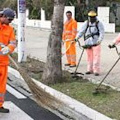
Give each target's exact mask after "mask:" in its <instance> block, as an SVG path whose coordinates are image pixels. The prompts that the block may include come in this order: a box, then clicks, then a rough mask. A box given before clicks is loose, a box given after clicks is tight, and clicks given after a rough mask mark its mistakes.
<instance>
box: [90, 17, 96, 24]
mask: <svg viewBox="0 0 120 120" xmlns="http://www.w3.org/2000/svg"><path fill="white" fill-rule="evenodd" d="M88 19H89V21H90V22H91V23H94V22H96V16H94V17H91V16H90V17H88Z"/></svg>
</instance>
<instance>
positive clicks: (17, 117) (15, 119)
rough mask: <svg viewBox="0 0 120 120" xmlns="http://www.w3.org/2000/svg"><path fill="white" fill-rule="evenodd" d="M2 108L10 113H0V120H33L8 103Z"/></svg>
mask: <svg viewBox="0 0 120 120" xmlns="http://www.w3.org/2000/svg"><path fill="white" fill-rule="evenodd" d="M4 107H5V108H9V110H10V113H0V120H34V119H32V118H31V117H30V116H29V115H28V114H26V113H25V112H24V111H22V110H21V109H20V108H18V107H17V106H16V105H15V104H14V103H12V102H10V101H7V102H5V103H4Z"/></svg>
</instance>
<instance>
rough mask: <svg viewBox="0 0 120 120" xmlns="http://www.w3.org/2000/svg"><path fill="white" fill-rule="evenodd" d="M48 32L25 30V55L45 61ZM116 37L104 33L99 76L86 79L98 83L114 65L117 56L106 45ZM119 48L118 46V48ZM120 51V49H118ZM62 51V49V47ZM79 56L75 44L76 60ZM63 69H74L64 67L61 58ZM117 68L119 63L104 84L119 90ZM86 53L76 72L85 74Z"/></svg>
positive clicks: (63, 60)
mask: <svg viewBox="0 0 120 120" xmlns="http://www.w3.org/2000/svg"><path fill="white" fill-rule="evenodd" d="M49 34H50V31H49V30H41V29H39V28H30V27H29V28H27V30H26V45H27V54H28V55H30V56H32V57H35V58H37V59H39V60H41V61H44V62H45V61H46V55H47V44H48V37H49ZM117 35H118V33H115V34H110V33H106V34H105V37H104V41H103V42H102V48H101V49H102V54H101V74H100V76H94V75H85V77H87V78H91V79H92V80H93V81H94V82H97V81H100V80H102V79H103V77H104V76H105V75H106V73H107V72H108V71H109V69H110V68H111V67H112V65H113V64H114V63H115V61H116V60H117V58H118V55H117V53H116V51H115V49H109V48H108V45H109V44H110V43H111V42H112V40H113V39H114V38H115V37H116V36H117ZM81 44H83V40H81ZM118 48H119V46H118ZM119 50H120V49H119ZM63 51H65V50H64V47H63ZM80 54H81V49H79V46H78V44H77V60H78V58H79V56H80ZM62 63H63V69H66V70H69V71H73V72H74V70H75V69H74V68H69V67H65V66H64V64H65V63H66V57H65V56H63V58H62ZM119 66H120V62H118V64H117V65H116V66H115V68H114V69H113V70H112V71H111V73H110V74H109V76H108V77H107V78H106V80H105V83H106V84H109V85H111V86H113V87H117V88H118V89H119V88H120V79H119ZM86 67H87V63H86V52H84V55H83V57H82V60H81V64H80V66H79V68H78V72H82V73H85V72H86Z"/></svg>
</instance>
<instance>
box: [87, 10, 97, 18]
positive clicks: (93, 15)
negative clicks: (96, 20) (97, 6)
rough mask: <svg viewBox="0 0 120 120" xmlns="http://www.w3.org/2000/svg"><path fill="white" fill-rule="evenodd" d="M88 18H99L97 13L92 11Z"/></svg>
mask: <svg viewBox="0 0 120 120" xmlns="http://www.w3.org/2000/svg"><path fill="white" fill-rule="evenodd" d="M88 16H89V17H95V16H97V13H96V12H95V11H90V12H89V13H88Z"/></svg>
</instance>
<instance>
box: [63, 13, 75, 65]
mask: <svg viewBox="0 0 120 120" xmlns="http://www.w3.org/2000/svg"><path fill="white" fill-rule="evenodd" d="M66 16H67V20H66V22H65V24H64V28H63V35H62V40H63V42H65V45H66V57H67V63H66V64H65V66H70V67H76V43H75V41H74V39H75V36H76V34H77V22H76V20H74V19H72V12H71V11H67V12H66Z"/></svg>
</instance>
